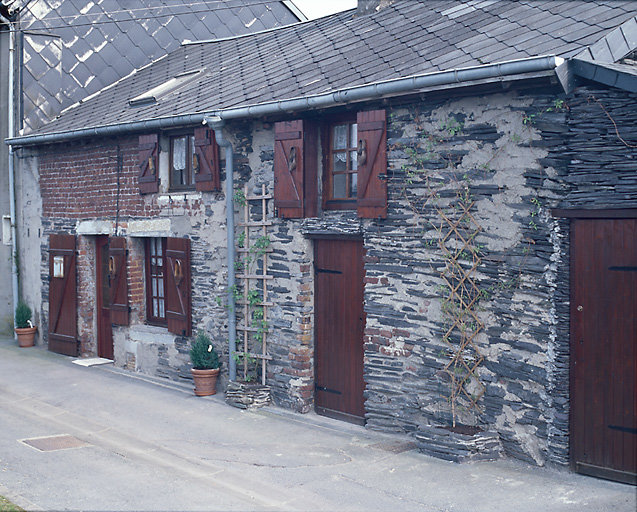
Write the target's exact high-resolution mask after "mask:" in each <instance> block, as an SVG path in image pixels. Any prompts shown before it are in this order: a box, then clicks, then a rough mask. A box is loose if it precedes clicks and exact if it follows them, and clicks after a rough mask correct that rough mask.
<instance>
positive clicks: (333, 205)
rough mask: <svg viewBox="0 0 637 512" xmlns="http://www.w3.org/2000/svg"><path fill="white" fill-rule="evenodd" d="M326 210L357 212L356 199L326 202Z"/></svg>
mask: <svg viewBox="0 0 637 512" xmlns="http://www.w3.org/2000/svg"><path fill="white" fill-rule="evenodd" d="M323 209H324V210H356V199H350V200H342V201H340V200H339V201H326V202H325V205H324V207H323Z"/></svg>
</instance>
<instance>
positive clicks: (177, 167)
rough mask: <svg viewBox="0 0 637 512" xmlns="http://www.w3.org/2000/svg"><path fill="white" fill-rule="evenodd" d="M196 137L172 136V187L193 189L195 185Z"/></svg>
mask: <svg viewBox="0 0 637 512" xmlns="http://www.w3.org/2000/svg"><path fill="white" fill-rule="evenodd" d="M194 155H195V138H194V136H192V135H178V136H175V137H171V138H170V189H171V190H179V189H182V190H183V189H192V188H194V186H195V174H196V172H197V169H196V166H197V165H196V163H197V162H196V159H195V156H194Z"/></svg>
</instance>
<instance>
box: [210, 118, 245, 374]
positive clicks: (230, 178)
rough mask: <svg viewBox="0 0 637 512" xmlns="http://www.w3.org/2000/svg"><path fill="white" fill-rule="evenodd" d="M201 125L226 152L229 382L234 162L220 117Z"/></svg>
mask: <svg viewBox="0 0 637 512" xmlns="http://www.w3.org/2000/svg"><path fill="white" fill-rule="evenodd" d="M203 124H207V125H208V126H210V127H211V128H212V129H213V130H214V131H215V138H216V139H217V144H219V146H221V147H223V148H224V149H225V150H226V226H227V229H228V236H227V237H226V239H227V240H226V241H227V247H228V374H229V378H230V380H231V381H234V380H236V378H237V362H236V361H235V360H234V357H233V356H234V354H235V352H236V350H237V329H236V324H237V318H236V315H235V301H234V289H235V283H236V281H235V275H234V274H235V272H234V261H235V248H234V201H233V197H234V161H233V155H232V144H231V142H230V141H229V140H226V139H225V138H224V137H223V126H224V124H225V123H224V121H223V119H221V118H220V117H206V118H205V119H204V120H203Z"/></svg>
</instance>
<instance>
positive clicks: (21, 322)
mask: <svg viewBox="0 0 637 512" xmlns="http://www.w3.org/2000/svg"><path fill="white" fill-rule="evenodd" d="M37 330H38V328H37V327H35V326H34V325H33V324H32V323H31V308H30V307H29V306H28V304H26V303H25V302H23V301H20V302H18V305H17V306H16V308H15V333H16V334H17V335H18V345H19V346H20V347H32V346H33V343H34V339H35V331H37Z"/></svg>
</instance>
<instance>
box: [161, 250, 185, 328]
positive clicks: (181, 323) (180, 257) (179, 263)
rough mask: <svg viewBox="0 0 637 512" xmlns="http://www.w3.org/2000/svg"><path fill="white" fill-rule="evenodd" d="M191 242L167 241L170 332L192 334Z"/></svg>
mask: <svg viewBox="0 0 637 512" xmlns="http://www.w3.org/2000/svg"><path fill="white" fill-rule="evenodd" d="M190 303H191V300H190V240H189V239H188V238H167V239H166V322H167V324H168V330H169V331H170V332H173V333H175V334H179V335H181V336H190V334H191V321H190V318H191V312H190Z"/></svg>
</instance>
